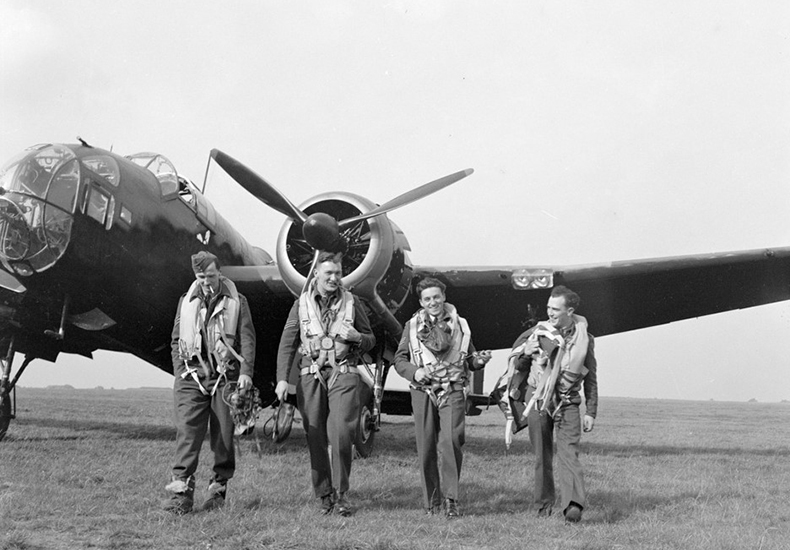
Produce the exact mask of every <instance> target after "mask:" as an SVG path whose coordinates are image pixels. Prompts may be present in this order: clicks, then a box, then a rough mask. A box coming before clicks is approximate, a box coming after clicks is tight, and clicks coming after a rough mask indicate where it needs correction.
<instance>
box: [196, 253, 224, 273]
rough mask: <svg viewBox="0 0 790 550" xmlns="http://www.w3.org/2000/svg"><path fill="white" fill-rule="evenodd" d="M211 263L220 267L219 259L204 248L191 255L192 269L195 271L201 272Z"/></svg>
mask: <svg viewBox="0 0 790 550" xmlns="http://www.w3.org/2000/svg"><path fill="white" fill-rule="evenodd" d="M211 264H214V265H216V266H217V269H220V267H221V266H220V264H219V259H218V258H217V257H216V256H215V255H214V254H212V253H211V252H208V251H206V250H201V251H200V252H198V253H197V254H193V255H192V271H194V272H195V273H203V272H204V271H205V270H207V269H208V268H209V267H210V266H211Z"/></svg>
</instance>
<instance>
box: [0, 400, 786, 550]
mask: <svg viewBox="0 0 790 550" xmlns="http://www.w3.org/2000/svg"><path fill="white" fill-rule="evenodd" d="M17 396H18V399H19V403H18V410H17V412H18V416H19V418H18V419H17V420H15V421H13V422H12V424H11V427H10V429H9V433H8V435H7V436H6V439H5V440H4V441H3V442H2V443H0V550H9V549H19V550H22V549H26V550H32V549H50V548H116V549H120V548H123V549H138V548H199V549H209V548H212V549H218V548H234V549H246V548H317V549H336V550H341V549H357V548H358V549H376V550H395V549H412V548H415V549H428V548H431V549H433V548H469V549H472V548H498V549H509V548H540V549H542V550H549V549H555V548H556V549H559V548H562V549H588V550H593V549H601V550H603V549H612V548H623V549H626V548H627V549H639V548H651V549H654V548H695V549H696V548H700V549H717V550H720V549H724V550H726V549H733V550H735V549H745V548H749V549H752V548H753V549H787V548H790V508H789V506H790V404H787V403H781V404H779V403H777V404H762V403H719V402H687V401H660V400H644V399H622V398H603V399H602V400H601V405H600V418H599V420H598V423H597V425H596V429H595V431H594V432H592V433H591V434H585V435H584V438H583V450H584V456H583V457H582V461H583V464H584V466H585V470H586V475H587V486H588V493H589V501H590V502H589V506H588V508H587V509H586V510H585V515H584V520H583V522H582V523H581V524H579V525H565V524H564V523H563V521H562V517H561V516H559V515H555V516H553V517H551V518H549V519H538V518H537V517H536V510H535V507H534V506H533V505H532V503H531V486H532V463H533V461H532V457H531V455H529V454H528V453H529V451H530V448H529V444H528V442H527V437H526V434H519V435H518V436H517V437H516V442H515V444H514V445H513V447H512V448H511V450H510V452H506V451H505V448H504V444H503V438H502V431H503V419H502V417H501V413H499V411H497V410H494V409H491V410H490V411H488V412H485V413H484V414H483V415H481V416H479V417H474V418H469V419H468V423H467V445H466V447H465V457H464V471H463V476H462V479H461V482H462V499H461V504H462V512H463V513H464V516H463V518H461V519H460V520H456V521H449V522H448V521H447V520H445V519H444V518H441V517H428V516H425V515H423V514H422V512H421V504H420V500H419V475H418V473H417V461H416V451H415V449H414V441H413V435H412V425H411V419H410V418H408V417H393V416H385V417H384V425H383V429H382V431H381V432H379V433H378V434H377V438H378V441H377V448H376V451H375V453H374V455H373V456H372V457H370V458H368V459H362V460H357V461H355V463H354V468H353V472H352V493H351V496H352V501H353V503H354V504H355V505H357V506H358V508H359V511H358V513H357V514H356V515H355V516H354V517H351V518H341V517H337V516H329V517H322V516H320V515H318V514H317V508H316V504H317V503H316V502H315V501H314V499H313V498H312V494H311V490H310V487H309V465H308V456H307V449H306V446H305V444H304V434H303V432H302V431H301V429H300V428H299V427H298V426H295V429H294V431H293V432H292V436H291V439H289V440H288V441H287V442H286V443H284V444H282V445H279V446H276V445H274V444H273V443H270V442H264V443H263V456H262V457H259V456H258V455H257V452H256V450H255V445H254V442H253V441H244V442H243V443H242V450H243V454H242V456H241V457H240V459H239V469H238V471H237V475H236V477H235V478H234V480H233V481H232V482H231V485H230V489H229V491H230V492H229V497H230V498H229V502H228V506H226V507H225V508H224V509H222V510H220V511H217V512H212V513H194V514H190V515H187V516H184V517H172V516H167V515H163V514H161V513H160V512H159V511H158V507H159V503H160V501H161V500H162V499H163V498H164V497H165V496H166V495H165V492H164V490H163V487H164V485H165V483H166V482H167V481H168V470H169V464H170V461H171V455H172V451H173V447H174V437H175V431H174V429H173V427H172V424H171V417H170V407H171V404H170V392H169V391H168V390H159V389H152V390H68V389H48V390H43V389H28V388H19V389H18V392H17ZM210 459H211V457H210V453H209V452H208V450H207V444H206V446H205V448H204V453H203V455H202V463H201V465H200V469H199V471H198V484H199V487H198V495H197V497H198V499H200V498H201V497H202V496H203V494H204V493H205V488H206V485H207V480H208V477H209V475H210V473H209V471H210V462H211V460H210Z"/></svg>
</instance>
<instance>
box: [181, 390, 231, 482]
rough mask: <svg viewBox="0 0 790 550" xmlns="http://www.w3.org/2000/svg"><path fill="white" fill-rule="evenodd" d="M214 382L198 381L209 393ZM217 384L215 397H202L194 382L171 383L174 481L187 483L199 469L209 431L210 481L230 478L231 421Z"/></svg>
mask: <svg viewBox="0 0 790 550" xmlns="http://www.w3.org/2000/svg"><path fill="white" fill-rule="evenodd" d="M215 381H216V378H212V379H208V380H201V383H202V384H203V387H204V388H206V390H207V391H209V392H210V391H211V388H213V387H214V383H215ZM224 386H225V382H224V381H223V382H220V384H219V386H217V390H216V391H215V392H214V395H203V393H202V392H201V391H200V387H199V386H198V384H197V382H195V380H194V379H193V378H192V377H190V376H187V377H186V378H181V377H180V376H176V377H175V382H174V383H173V401H174V405H175V408H174V420H175V425H176V430H177V432H176V452H175V460H174V462H173V477H174V478H177V479H181V480H186V479H188V478H189V477H190V476H192V475H194V473H195V470H197V466H198V458H199V456H200V448H201V446H202V445H203V440H204V439H205V437H206V430H208V431H209V437H210V439H209V442H210V444H211V450H212V452H213V453H214V476H213V478H212V481H217V482H220V483H224V482H226V481H227V480H229V479H230V478H232V477H233V473H234V471H235V470H236V456H235V452H234V448H233V418H232V417H231V415H230V409H229V408H228V405H227V404H226V403H225V402H224V401H223V400H222V388H223V387H224Z"/></svg>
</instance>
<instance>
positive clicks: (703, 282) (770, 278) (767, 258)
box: [415, 247, 790, 349]
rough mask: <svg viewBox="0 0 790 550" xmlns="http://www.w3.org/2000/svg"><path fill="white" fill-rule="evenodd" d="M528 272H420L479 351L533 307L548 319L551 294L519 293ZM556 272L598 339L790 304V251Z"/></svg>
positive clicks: (503, 343) (507, 333) (505, 341)
mask: <svg viewBox="0 0 790 550" xmlns="http://www.w3.org/2000/svg"><path fill="white" fill-rule="evenodd" d="M522 268H523V267H522V266H517V267H499V268H475V267H469V268H428V267H421V268H417V269H416V270H415V271H416V272H417V274H418V276H429V275H430V276H433V277H437V278H439V279H441V280H443V281H444V282H445V283H446V284H447V285H448V301H450V302H452V303H453V304H455V305H456V306H458V308H459V311H460V312H461V314H462V315H463V316H464V317H466V318H467V320H468V321H469V323H470V325H471V326H472V333H473V334H474V341H475V346H476V347H477V348H478V349H482V348H492V349H503V348H508V347H510V345H511V344H512V343H513V340H514V339H515V338H516V337H517V336H518V334H519V332H521V328H522V327H524V326H526V325H527V323H528V321H529V317H530V315H529V313H528V308H529V307H530V306H531V307H532V308H533V311H535V312H536V314H537V317H538V319H543V318H545V305H546V301H547V299H548V295H549V293H550V289H539V290H516V289H515V288H514V287H513V285H512V283H511V275H512V274H513V272H514V270H518V269H522ZM548 269H550V270H552V271H553V277H554V281H553V282H554V286H556V285H566V286H568V287H570V288H572V289H573V290H575V291H576V292H578V293H579V294H580V296H581V298H582V303H581V306H580V308H579V313H580V314H581V315H584V316H585V317H587V319H588V321H589V323H590V331H591V332H592V333H593V334H595V335H596V336H605V335H607V334H616V333H620V332H627V331H630V330H636V329H640V328H645V327H651V326H656V325H662V324H666V323H671V322H673V321H680V320H682V319H690V318H694V317H700V316H703V315H710V314H713V313H720V312H723V311H729V310H733V309H743V308H747V307H753V306H758V305H762V304H769V303H773V302H779V301H782V300H788V299H790V247H785V248H775V249H759V250H747V251H740V252H726V253H716V254H701V255H693V256H677V257H668V258H656V259H645V260H635V261H621V262H612V263H608V264H594V265H582V266H570V267H556V268H548Z"/></svg>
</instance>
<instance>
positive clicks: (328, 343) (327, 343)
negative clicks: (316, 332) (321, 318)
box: [320, 336, 335, 351]
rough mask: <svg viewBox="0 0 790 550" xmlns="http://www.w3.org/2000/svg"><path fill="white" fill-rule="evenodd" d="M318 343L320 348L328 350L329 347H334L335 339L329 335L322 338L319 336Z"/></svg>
mask: <svg viewBox="0 0 790 550" xmlns="http://www.w3.org/2000/svg"><path fill="white" fill-rule="evenodd" d="M320 345H321V349H323V350H327V351H329V350H330V349H334V347H335V341H334V340H333V339H332V338H330V337H329V336H324V337H323V338H321V342H320Z"/></svg>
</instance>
